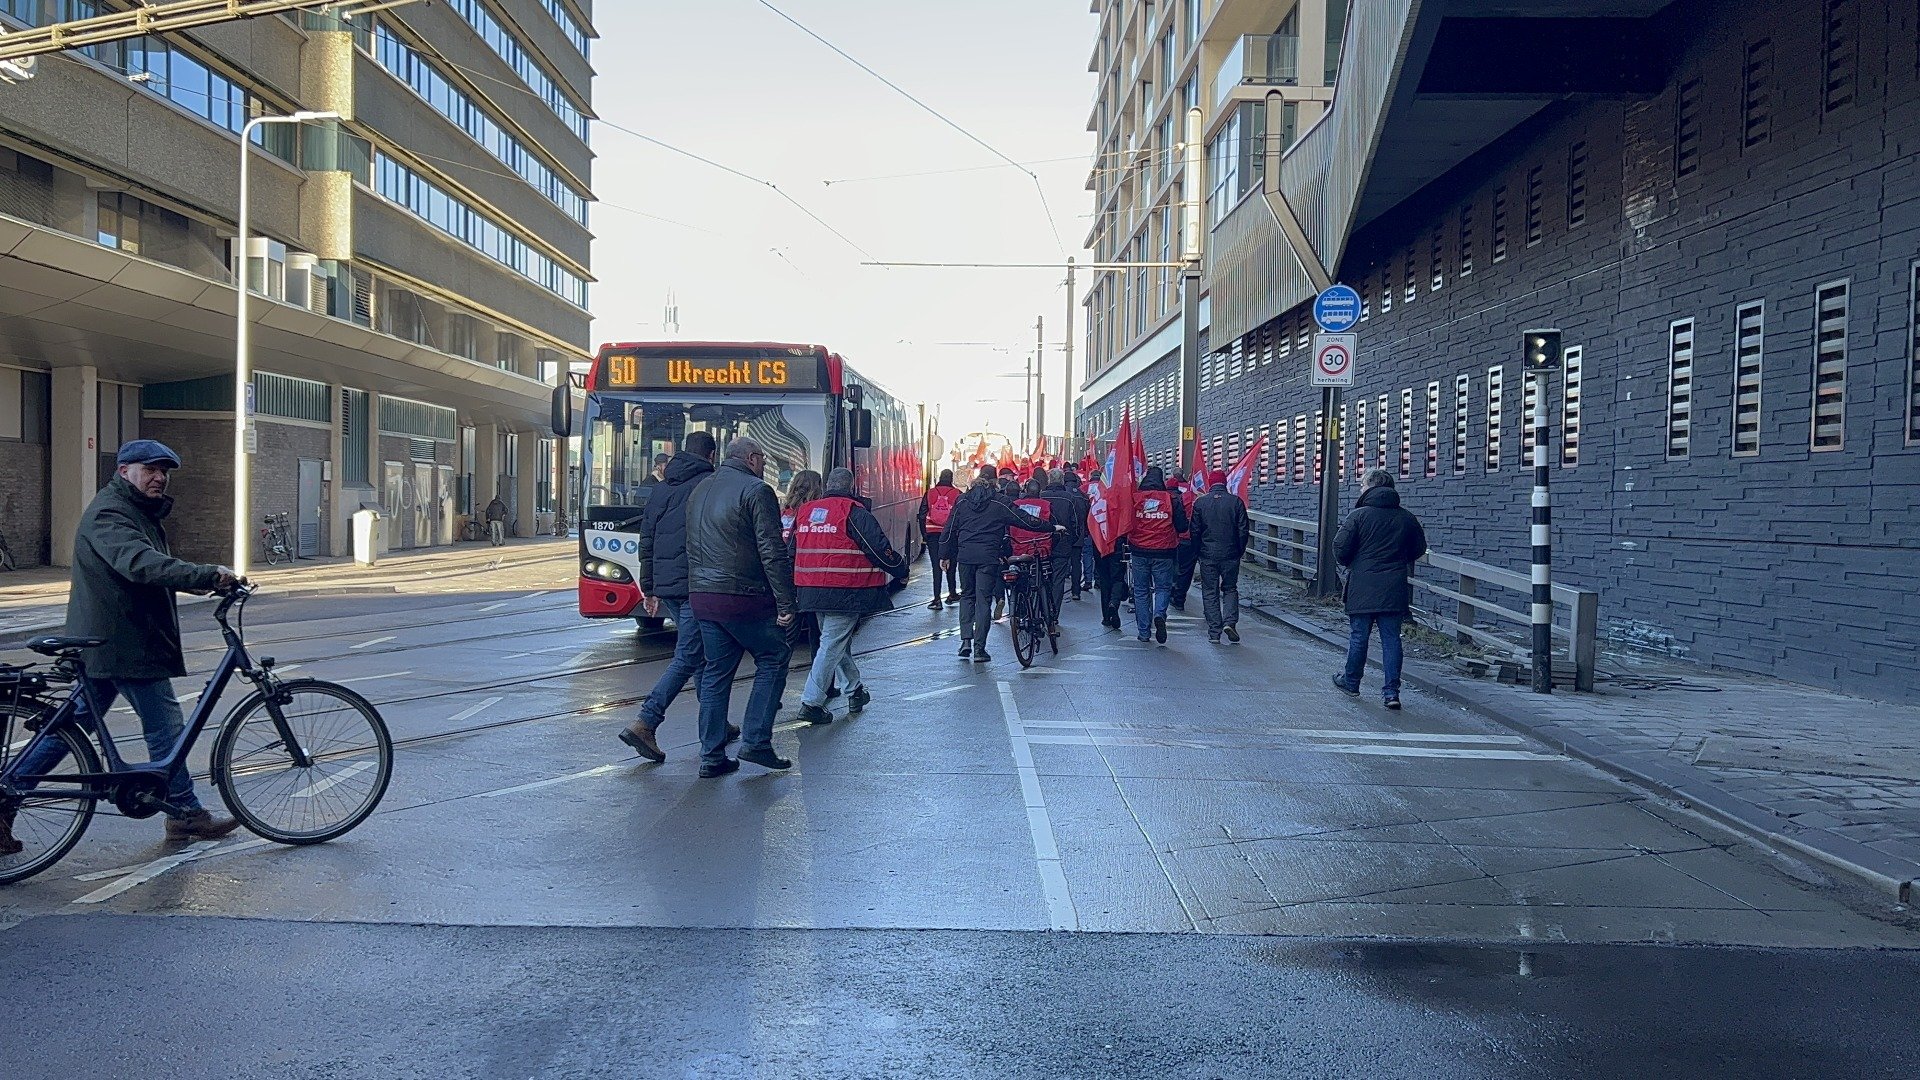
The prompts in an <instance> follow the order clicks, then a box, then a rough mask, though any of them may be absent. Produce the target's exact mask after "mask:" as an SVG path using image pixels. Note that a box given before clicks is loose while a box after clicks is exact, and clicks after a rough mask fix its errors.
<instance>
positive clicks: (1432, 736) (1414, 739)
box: [1027, 720, 1527, 746]
mask: <svg viewBox="0 0 1920 1080" xmlns="http://www.w3.org/2000/svg"><path fill="white" fill-rule="evenodd" d="M1027 726H1028V727H1030V728H1072V729H1073V730H1075V731H1081V730H1100V731H1161V732H1167V733H1169V734H1174V733H1178V734H1197V732H1193V731H1191V730H1189V729H1185V728H1167V727H1159V726H1155V725H1151V724H1115V723H1104V724H1103V723H1100V722H1099V721H1091V720H1035V721H1033V722H1032V723H1030V724H1028V725H1027ZM1233 734H1240V733H1233ZM1244 734H1246V735H1249V736H1268V737H1273V738H1281V737H1284V736H1289V735H1291V736H1298V737H1300V738H1303V739H1338V740H1339V741H1341V742H1354V743H1367V742H1410V743H1465V744H1467V745H1468V746H1525V745H1527V740H1525V739H1523V738H1521V737H1520V736H1518V735H1447V734H1444V733H1442V732H1438V731H1329V730H1325V729H1321V728H1267V729H1265V730H1261V731H1249V732H1245V733H1244Z"/></svg>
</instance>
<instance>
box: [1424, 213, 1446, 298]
mask: <svg viewBox="0 0 1920 1080" xmlns="http://www.w3.org/2000/svg"><path fill="white" fill-rule="evenodd" d="M1443 236H1444V230H1442V229H1439V228H1437V227H1436V228H1435V229H1434V230H1433V243H1432V246H1431V250H1430V251H1429V252H1428V255H1429V260H1428V261H1429V268H1430V269H1431V270H1432V271H1433V273H1432V276H1431V277H1430V278H1429V279H1428V282H1427V288H1428V290H1429V291H1431V292H1439V291H1440V287H1441V286H1442V285H1445V284H1446V283H1447V268H1446V264H1445V263H1444V262H1443V261H1442V260H1443V259H1445V258H1446V255H1445V252H1444V249H1445V247H1446V243H1445V241H1444V240H1443V239H1442V237H1443Z"/></svg>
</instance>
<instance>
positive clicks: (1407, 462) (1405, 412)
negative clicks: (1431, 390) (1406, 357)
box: [1400, 386, 1413, 480]
mask: <svg viewBox="0 0 1920 1080" xmlns="http://www.w3.org/2000/svg"><path fill="white" fill-rule="evenodd" d="M1412 476H1413V387H1411V386H1409V387H1404V388H1402V389H1401V391H1400V479H1402V480H1407V479H1410V478H1412Z"/></svg>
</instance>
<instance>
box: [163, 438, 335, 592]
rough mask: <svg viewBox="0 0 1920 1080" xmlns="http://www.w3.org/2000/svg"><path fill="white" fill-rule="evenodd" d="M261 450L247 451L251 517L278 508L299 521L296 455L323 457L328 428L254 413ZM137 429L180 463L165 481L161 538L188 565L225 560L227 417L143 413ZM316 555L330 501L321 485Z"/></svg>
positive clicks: (323, 544)
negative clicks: (168, 506) (167, 499)
mask: <svg viewBox="0 0 1920 1080" xmlns="http://www.w3.org/2000/svg"><path fill="white" fill-rule="evenodd" d="M256 426H257V427H258V429H259V431H260V451H259V453H257V454H255V455H254V456H253V496H252V498H253V517H254V519H255V522H256V525H255V528H256V530H257V529H258V524H257V523H258V521H259V519H261V518H263V517H265V516H266V515H267V514H270V513H281V512H285V513H286V514H287V515H289V518H290V519H291V520H293V521H295V522H297V521H298V512H299V492H298V483H299V469H300V466H299V460H300V459H301V458H303V457H304V458H311V459H314V460H319V461H324V460H326V458H327V452H328V440H329V436H328V433H327V432H326V431H325V430H324V429H321V428H310V427H304V426H295V425H291V424H281V423H275V422H274V421H273V420H271V419H269V418H261V419H260V420H259V421H258V422H257V425H256ZM140 433H141V434H142V435H143V436H145V437H147V438H149V439H158V440H160V441H161V442H163V443H166V444H167V445H168V446H170V447H172V448H173V450H174V452H175V453H177V454H179V455H180V457H181V459H182V467H181V468H180V469H179V470H178V471H176V472H175V473H174V474H173V479H172V481H171V482H170V483H169V484H168V486H167V492H168V494H170V495H172V496H173V513H172V515H171V516H169V517H168V518H167V521H166V527H167V537H168V542H169V543H170V544H171V545H172V547H173V552H174V554H175V555H178V556H179V557H181V558H183V559H189V560H192V561H194V562H212V563H224V562H228V561H230V560H231V559H232V557H233V421H232V420H229V419H209V418H206V417H201V416H191V417H187V416H170V415H167V414H165V413H152V412H149V413H146V414H145V415H144V416H142V417H141V420H140ZM320 504H321V505H320V515H321V518H320V524H321V527H320V553H321V554H322V555H327V554H331V552H330V551H329V550H328V549H329V547H330V545H329V543H328V541H327V530H328V526H329V517H328V515H329V514H330V512H331V510H330V506H329V503H328V500H327V498H326V493H325V487H324V485H323V487H322V495H321V500H320Z"/></svg>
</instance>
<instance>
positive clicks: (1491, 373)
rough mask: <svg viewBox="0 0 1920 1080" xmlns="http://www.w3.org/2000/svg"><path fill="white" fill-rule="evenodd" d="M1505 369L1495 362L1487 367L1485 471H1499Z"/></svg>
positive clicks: (1504, 396)
mask: <svg viewBox="0 0 1920 1080" xmlns="http://www.w3.org/2000/svg"><path fill="white" fill-rule="evenodd" d="M1506 390H1507V371H1506V368H1505V367H1504V366H1503V365H1500V364H1495V365H1494V366H1492V367H1490V368H1488V369H1487V471H1488V472H1499V471H1500V421H1501V418H1502V414H1503V413H1504V412H1505V411H1506Z"/></svg>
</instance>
